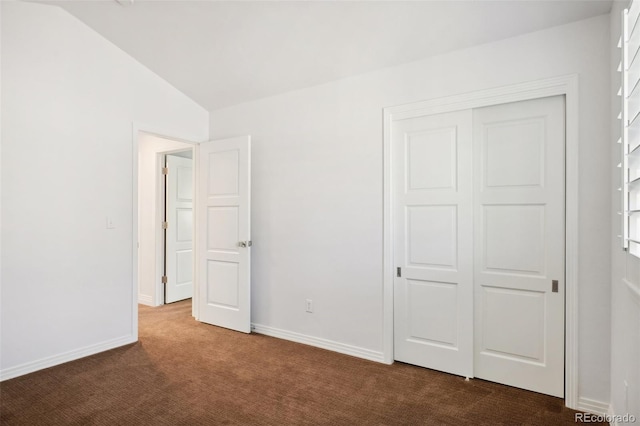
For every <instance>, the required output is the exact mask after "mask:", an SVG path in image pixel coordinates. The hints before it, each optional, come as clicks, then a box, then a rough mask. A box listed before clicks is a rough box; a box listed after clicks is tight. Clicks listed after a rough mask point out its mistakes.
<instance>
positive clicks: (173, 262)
mask: <svg viewBox="0 0 640 426" xmlns="http://www.w3.org/2000/svg"><path fill="white" fill-rule="evenodd" d="M167 170H168V172H167V193H166V194H167V198H166V209H167V233H166V242H167V246H166V262H167V264H166V267H167V272H166V273H167V284H166V285H165V303H172V302H177V301H178V300H184V299H189V298H190V297H191V296H192V295H193V160H191V159H190V158H183V157H178V156H175V155H167Z"/></svg>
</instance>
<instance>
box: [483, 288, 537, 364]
mask: <svg viewBox="0 0 640 426" xmlns="http://www.w3.org/2000/svg"><path fill="white" fill-rule="evenodd" d="M482 289H483V292H484V294H483V299H484V300H483V302H482V307H483V309H484V312H482V316H483V321H482V324H483V326H482V349H481V350H482V354H483V355H489V356H491V355H493V356H497V357H508V358H514V359H517V360H524V361H535V362H538V363H544V354H545V352H546V351H545V336H544V320H545V318H544V317H545V294H544V293H543V292H538V291H528V290H513V289H505V288H497V287H487V286H484V287H483V288H482Z"/></svg>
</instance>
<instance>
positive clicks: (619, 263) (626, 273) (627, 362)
mask: <svg viewBox="0 0 640 426" xmlns="http://www.w3.org/2000/svg"><path fill="white" fill-rule="evenodd" d="M628 3H629V2H614V4H613V8H612V10H611V42H610V45H611V63H610V68H609V69H610V71H611V92H610V96H611V98H612V108H611V113H610V117H611V120H610V122H611V123H612V129H611V130H612V131H611V137H610V141H611V143H610V147H611V148H612V156H611V162H610V164H609V167H610V170H611V171H612V172H613V178H612V183H611V190H612V194H613V196H612V201H613V203H612V207H611V217H612V218H613V220H612V223H611V225H612V229H611V244H612V249H611V253H612V268H611V272H612V279H611V411H612V412H613V413H614V414H619V415H624V414H627V413H628V414H632V415H634V416H635V417H636V419H639V420H637V421H640V259H638V258H636V257H634V256H631V255H627V254H626V253H625V252H624V251H623V250H622V246H621V241H620V238H619V237H618V235H620V234H621V227H622V222H621V218H620V215H619V214H618V212H619V211H620V210H621V208H622V201H621V193H620V191H618V190H617V188H619V187H621V186H622V185H621V183H622V175H621V172H620V169H618V168H617V167H616V165H617V164H618V163H619V162H620V161H621V157H622V151H621V147H620V145H618V144H616V143H613V142H615V141H616V140H618V138H619V137H620V129H621V127H620V120H618V119H617V116H618V113H619V112H620V98H619V97H618V96H616V93H617V92H618V88H619V87H620V74H619V73H618V72H617V71H616V70H617V68H618V64H619V63H620V49H618V48H617V45H618V39H619V37H620V32H621V31H620V27H621V19H622V18H621V14H622V9H623V6H626V5H627V4H628ZM625 381H626V383H627V385H628V386H627V387H628V389H626V390H625Z"/></svg>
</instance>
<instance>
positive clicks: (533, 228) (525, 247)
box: [481, 205, 546, 274]
mask: <svg viewBox="0 0 640 426" xmlns="http://www.w3.org/2000/svg"><path fill="white" fill-rule="evenodd" d="M544 213H545V206H544V205H491V206H484V207H483V210H482V213H481V214H482V219H481V220H482V227H483V229H482V230H483V232H482V234H481V235H482V236H481V238H482V240H483V242H484V269H485V270H494V271H496V272H499V271H503V272H516V273H524V274H544V267H545V256H546V252H545V232H544V229H545V223H544Z"/></svg>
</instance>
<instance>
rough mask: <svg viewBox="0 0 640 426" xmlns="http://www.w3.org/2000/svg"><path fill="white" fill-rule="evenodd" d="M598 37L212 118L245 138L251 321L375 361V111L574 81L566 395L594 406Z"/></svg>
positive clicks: (601, 190)
mask: <svg viewBox="0 0 640 426" xmlns="http://www.w3.org/2000/svg"><path fill="white" fill-rule="evenodd" d="M608 40H609V20H608V16H601V17H596V18H593V19H589V20H586V21H581V22H577V23H573V24H569V25H565V26H561V27H556V28H552V29H549V30H545V31H541V32H537V33H532V34H529V35H525V36H521V37H517V38H512V39H508V40H504V41H500V42H496V43H491V44H486V45H483V46H479V47H475V48H471V49H465V50H460V51H457V52H453V53H451V54H447V55H442V56H438V57H434V58H429V59H426V60H423V61H419V62H413V63H409V64H406V65H403V66H398V67H393V68H388V69H384V70H380V71H376V72H372V73H368V74H364V75H359V76H354V77H351V78H347V79H343V80H339V81H335V82H331V83H329V84H324V85H321V86H316V87H312V88H308V89H304V90H300V91H295V92H290V93H286V94H282V95H279V96H274V97H270V98H265V99H262V100H258V101H255V102H250V103H246V104H242V105H238V106H235V107H230V108H226V109H222V110H216V111H212V112H211V135H212V138H221V137H227V136H232V135H237V134H246V133H250V134H251V135H252V139H253V147H252V166H253V170H252V185H253V189H252V191H253V199H252V202H253V205H252V209H253V213H252V229H253V235H252V240H253V241H254V245H253V255H252V268H253V269H252V291H253V294H252V299H253V305H252V320H253V322H255V323H257V324H260V325H262V326H266V327H270V328H275V329H280V331H283V330H284V334H287V335H288V336H289V337H292V336H297V337H298V338H300V339H304V338H309V339H310V340H309V341H313V342H316V343H317V342H323V341H324V340H321V339H326V341H328V342H330V343H331V344H335V345H336V347H340V348H345V347H348V346H352V347H356V348H354V349H358V348H359V349H363V350H364V351H370V352H371V353H378V354H380V352H381V351H382V348H383V342H382V313H383V309H382V288H383V284H382V189H383V188H382V170H383V167H382V161H383V151H382V108H383V107H387V106H393V105H399V104H404V103H409V102H415V101H421V100H426V99H432V98H438V97H443V96H448V95H452V94H458V93H465V92H470V91H476V90H481V89H486V88H492V87H497V86H503V85H508V84H515V83H520V82H526V81H531V80H536V79H541V78H547V77H553V76H559V75H566V74H573V73H577V74H579V79H580V81H579V85H580V89H579V90H580V91H579V96H580V105H579V108H580V110H579V114H580V123H579V125H580V128H579V132H580V155H579V161H580V193H579V199H580V201H579V209H580V223H579V230H580V264H579V286H580V290H579V291H580V297H579V306H580V328H579V337H580V346H579V356H580V369H579V395H580V396H581V397H582V398H587V399H589V400H594V401H596V402H600V403H602V404H603V406H606V404H607V403H608V401H609V389H610V386H609V371H608V365H609V334H610V321H609V319H610V310H609V298H610V292H609V282H610V279H611V276H610V273H611V270H610V236H609V224H610V220H611V219H610V214H609V213H610V212H609V207H608V206H609V200H610V186H611V184H610V182H611V179H610V172H609V158H610V155H611V153H610V148H609V137H610V133H609V120H608V117H609V110H610V109H609V107H610V103H609V69H608V64H609V44H608ZM306 298H310V299H313V301H314V309H315V311H314V313H312V314H309V313H306V312H305V303H304V300H305V299H306ZM291 333H299V335H295V334H291ZM585 401H586V400H585Z"/></svg>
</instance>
